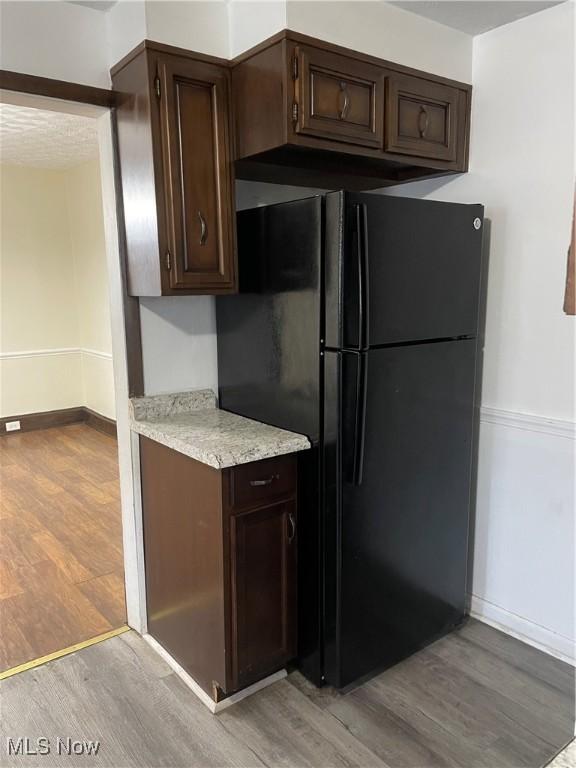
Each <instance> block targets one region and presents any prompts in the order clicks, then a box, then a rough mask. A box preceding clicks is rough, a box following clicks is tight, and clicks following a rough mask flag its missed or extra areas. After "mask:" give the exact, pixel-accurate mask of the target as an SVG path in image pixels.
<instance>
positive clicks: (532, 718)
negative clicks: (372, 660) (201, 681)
mask: <svg viewBox="0 0 576 768" xmlns="http://www.w3.org/2000/svg"><path fill="white" fill-rule="evenodd" d="M0 691H1V694H2V719H3V725H2V727H3V733H2V735H1V736H0V764H2V765H11V766H18V765H21V764H25V765H26V766H36V765H37V766H46V767H47V766H76V765H82V766H139V767H140V768H148V767H149V768H152V766H173V767H174V768H177V767H179V766H182V767H184V766H186V767H187V768H211V767H212V766H215V767H216V766H218V768H224V767H227V766H230V767H232V766H247V767H248V766H250V767H252V766H271V767H273V768H292V767H293V768H303V767H305V766H310V767H311V768H331V767H332V766H335V767H338V768H353V766H359V767H362V768H369V767H370V766H379V767H384V768H386V767H387V768H432V767H433V768H443V767H444V766H446V767H447V768H522V767H525V768H542V766H544V765H546V764H547V763H548V762H549V761H550V760H551V759H552V758H553V757H554V756H555V755H556V754H557V753H558V751H559V750H560V749H561V748H562V747H563V746H565V745H566V744H567V743H568V742H569V741H570V740H571V739H572V737H573V733H574V669H573V668H572V667H570V666H568V665H567V664H564V663H562V662H560V661H558V660H556V659H553V658H552V657H549V656H546V655H545V654H543V653H541V652H540V651H537V650H535V649H533V648H530V647H529V646H526V645H524V644H523V643H520V642H519V641H518V640H515V639H513V638H510V637H507V636H506V635H503V634H502V633H500V632H498V631H497V630H494V629H492V628H490V627H488V626H486V625H483V624H480V623H478V622H475V621H470V622H469V623H468V625H467V626H465V627H463V628H462V629H461V630H458V631H457V632H455V633H453V634H452V635H450V636H449V637H446V638H444V639H442V640H440V641H438V642H437V643H435V644H434V645H432V646H430V647H429V648H427V649H425V650H423V651H421V652H420V653H418V654H416V655H415V656H413V657H411V658H410V659H407V660H406V661H404V662H402V663H401V664H398V665H397V666H396V667H393V668H392V669H390V670H388V671H386V672H384V673H382V674H381V675H379V676H378V677H377V678H375V679H373V680H371V681H370V682H368V683H365V684H364V685H362V686H361V687H359V688H358V689H356V690H355V691H353V692H351V693H349V694H346V695H344V696H343V695H340V694H338V693H336V692H335V691H333V690H331V689H322V690H318V689H316V688H314V687H313V686H312V685H310V684H309V683H308V682H307V681H306V680H304V678H302V677H301V676H300V675H299V674H298V673H293V674H291V675H289V677H288V678H287V679H285V680H282V681H280V682H278V683H276V684H275V685H273V686H271V687H270V688H267V689H265V690H263V691H260V692H259V693H257V694H255V695H253V696H252V697H250V698H248V699H245V700H244V701H242V702H240V703H238V704H236V705H234V706H233V707H231V708H230V709H227V710H225V711H223V712H222V713H220V714H219V715H212V714H210V712H209V711H208V710H207V709H206V708H205V707H204V705H203V704H201V703H200V701H199V700H198V699H197V698H196V697H195V696H194V694H193V693H192V692H191V691H190V690H189V689H188V688H187V687H186V686H185V685H184V683H183V682H182V681H181V680H180V679H179V678H178V677H177V676H176V675H175V674H174V673H173V672H172V671H171V669H170V668H169V667H168V666H167V665H166V664H165V662H164V661H162V660H161V659H160V657H159V656H158V655H157V654H156V653H155V652H154V651H153V650H152V649H151V648H150V647H149V646H148V645H147V644H146V643H145V642H144V641H143V640H142V639H141V638H140V637H139V636H138V635H136V634H135V633H133V632H129V633H126V634H124V635H121V636H119V637H116V638H114V639H112V640H108V641H106V642H103V643H100V644H99V645H95V646H92V647H91V648H87V649H85V650H82V651H80V652H78V653H75V654H73V655H72V656H68V657H65V658H62V659H58V660H57V661H54V662H51V663H49V664H46V665H45V666H43V667H39V668H37V669H34V670H30V671H29V672H23V673H22V674H19V675H15V676H14V677H11V678H9V679H7V680H5V681H3V682H2V683H1V684H0ZM19 736H28V737H29V738H30V739H32V741H31V743H32V745H34V744H35V741H34V740H35V739H36V738H37V737H39V736H44V737H47V738H49V739H50V740H51V745H52V751H51V753H50V754H49V755H46V756H38V757H34V756H27V757H8V755H7V753H6V749H7V741H6V739H7V738H8V737H10V738H12V739H13V740H15V739H16V738H18V737H19ZM68 737H70V738H72V739H73V740H92V741H95V740H98V741H100V748H99V751H98V754H97V755H96V756H86V755H84V756H83V757H82V758H81V759H80V758H78V757H76V758H74V757H68V756H66V755H63V754H61V755H59V754H57V752H56V745H57V739H58V738H60V739H63V740H65V739H66V738H68ZM565 754H566V757H565V758H564V757H562V758H561V759H559V761H558V763H557V764H558V765H559V766H563V765H564V766H568V765H574V762H572V761H571V758H570V757H569V756H568V753H565ZM566 761H570V762H566Z"/></svg>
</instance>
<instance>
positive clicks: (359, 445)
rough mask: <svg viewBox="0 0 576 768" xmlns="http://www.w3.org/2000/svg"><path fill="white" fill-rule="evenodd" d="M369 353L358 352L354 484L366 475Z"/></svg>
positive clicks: (353, 464)
mask: <svg viewBox="0 0 576 768" xmlns="http://www.w3.org/2000/svg"><path fill="white" fill-rule="evenodd" d="M367 385H368V355H367V354H366V353H365V352H360V353H359V354H358V367H357V369H356V396H355V422H354V453H353V462H352V467H353V478H352V482H353V484H354V485H362V478H363V475H364V442H365V438H366V394H367V388H368V386H367Z"/></svg>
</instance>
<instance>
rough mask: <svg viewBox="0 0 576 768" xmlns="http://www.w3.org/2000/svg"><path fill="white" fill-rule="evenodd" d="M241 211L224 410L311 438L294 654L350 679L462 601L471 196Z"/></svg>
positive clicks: (476, 283)
mask: <svg viewBox="0 0 576 768" xmlns="http://www.w3.org/2000/svg"><path fill="white" fill-rule="evenodd" d="M237 224H238V255H239V275H240V291H239V294H238V295H235V296H226V297H218V298H217V302H216V314H217V328H218V372H219V395H220V407H221V408H224V409H226V410H230V411H233V412H235V413H239V414H242V415H245V416H248V417H251V418H254V419H257V420H259V421H263V422H266V423H269V424H274V425H276V426H279V427H283V428H285V429H289V430H292V431H295V432H299V433H302V434H306V435H307V436H308V437H309V438H310V440H311V443H312V446H313V447H312V450H311V451H309V452H303V453H301V454H300V455H299V510H298V521H299V522H298V526H299V534H298V546H299V617H298V618H299V659H298V661H299V664H300V667H301V669H302V671H303V672H304V674H306V675H307V676H308V677H309V678H310V679H311V680H313V681H314V682H315V683H316V684H321V683H324V682H327V683H329V684H331V685H334V686H335V687H337V688H346V687H349V686H351V685H353V684H356V683H358V682H360V681H362V680H363V679H366V678H367V677H369V676H370V675H373V674H375V673H377V672H379V671H381V670H383V669H385V668H386V667H388V666H390V665H392V664H394V663H396V662H397V661H399V660H400V659H402V658H404V657H406V656H408V655H409V654H411V653H413V652H414V651H416V650H418V649H419V648H422V647H423V646H425V645H426V644H428V643H430V642H432V641H433V640H435V639H436V638H438V637H441V636H442V635H443V634H445V633H447V632H449V631H451V629H453V628H454V627H456V626H458V624H460V623H461V622H462V620H463V618H464V616H465V613H466V594H467V576H468V561H469V530H470V506H471V487H472V477H473V457H474V442H475V436H476V423H477V412H478V409H477V403H476V399H477V387H476V382H477V380H478V370H479V365H480V355H481V345H480V344H478V330H479V303H480V284H481V272H482V270H481V262H482V227H483V207H482V206H481V205H460V204H452V203H440V202H432V201H422V200H412V199H407V198H398V197H386V196H381V195H377V194H367V193H352V192H333V193H329V194H326V195H324V196H316V197H310V198H307V199H304V200H297V201H293V202H288V203H280V204H277V205H270V206H263V207H259V208H255V209H251V210H247V211H242V212H240V213H238V216H237Z"/></svg>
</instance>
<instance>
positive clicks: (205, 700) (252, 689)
mask: <svg viewBox="0 0 576 768" xmlns="http://www.w3.org/2000/svg"><path fill="white" fill-rule="evenodd" d="M143 638H144V640H146V642H147V643H148V645H150V647H151V648H153V649H154V650H155V651H156V653H157V654H158V655H159V656H161V657H162V658H163V659H164V661H165V662H166V663H167V664H168V665H169V666H170V667H171V668H172V669H173V670H174V672H175V673H176V674H177V675H178V677H179V678H180V679H181V680H182V681H183V682H184V683H185V684H186V685H187V686H188V688H190V690H191V691H192V692H193V693H195V694H196V696H198V698H199V699H200V701H201V702H202V704H204V705H205V706H206V707H208V709H209V710H210V712H212V714H214V715H216V714H218V712H222V710H223V709H227V708H228V707H231V706H232V704H236V703H237V702H238V701H242V699H245V698H246V697H247V696H251V695H252V694H253V693H256V692H257V691H261V690H262V689H263V688H267V687H268V686H269V685H272V683H275V682H277V681H278V680H282V679H283V678H284V677H286V675H287V673H286V670H285V669H281V670H280V671H279V672H275V673H274V674H273V675H268V677H265V678H264V679H263V680H258V682H257V683H254V684H253V685H249V686H248V687H247V688H244V689H243V690H241V691H238V692H237V693H233V694H232V695H231V696H228V698H226V699H223V700H222V701H218V702H216V701H213V700H212V699H211V698H210V696H209V695H208V694H207V693H206V691H205V690H204V689H203V688H201V687H200V686H199V685H198V683H197V682H196V680H194V678H193V677H191V676H190V675H189V674H188V672H186V670H185V669H184V668H183V667H182V666H181V665H180V664H178V662H177V661H176V659H175V658H174V657H173V656H171V655H170V654H169V653H168V651H167V650H166V649H165V648H164V647H163V646H161V645H160V643H159V642H158V641H157V640H155V639H154V638H153V637H152V635H148V634H146V635H143Z"/></svg>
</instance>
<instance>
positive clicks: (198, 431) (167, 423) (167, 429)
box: [130, 390, 310, 469]
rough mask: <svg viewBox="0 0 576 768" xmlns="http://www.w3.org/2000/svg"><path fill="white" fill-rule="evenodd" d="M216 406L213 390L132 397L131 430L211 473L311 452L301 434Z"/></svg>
mask: <svg viewBox="0 0 576 768" xmlns="http://www.w3.org/2000/svg"><path fill="white" fill-rule="evenodd" d="M215 404H216V397H215V395H214V393H213V392H212V391H211V390H198V391H196V392H180V393H177V394H175V395H157V396H150V397H146V398H134V399H133V400H132V401H131V408H130V413H131V427H132V430H133V431H134V432H137V433H138V434H140V435H143V436H144V437H148V438H150V439H151V440H155V441H156V442H159V443H161V444H163V445H166V446H167V447H168V448H172V449H173V450H176V451H179V452H180V453H183V454H184V455H186V456H189V457H190V458H192V459H196V460H197V461H201V462H202V463H203V464H208V465H209V466H211V467H214V468H215V469H226V468H227V467H233V466H237V465H239V464H247V463H249V462H251V461H260V460H262V459H267V458H272V457H274V456H282V455H285V454H288V453H295V452H297V451H304V450H307V449H309V448H310V442H309V440H308V438H307V437H305V436H304V435H299V434H297V433H295V432H288V431H287V430H284V429H279V428H278V427H273V426H270V425H269V424H263V423H261V422H259V421H254V420H253V419H247V418H245V417H244V416H238V415H237V414H235V413H230V412H228V411H223V410H220V409H219V408H216V407H215Z"/></svg>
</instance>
